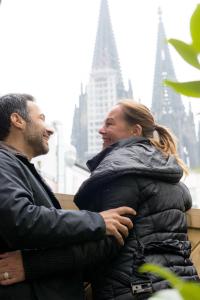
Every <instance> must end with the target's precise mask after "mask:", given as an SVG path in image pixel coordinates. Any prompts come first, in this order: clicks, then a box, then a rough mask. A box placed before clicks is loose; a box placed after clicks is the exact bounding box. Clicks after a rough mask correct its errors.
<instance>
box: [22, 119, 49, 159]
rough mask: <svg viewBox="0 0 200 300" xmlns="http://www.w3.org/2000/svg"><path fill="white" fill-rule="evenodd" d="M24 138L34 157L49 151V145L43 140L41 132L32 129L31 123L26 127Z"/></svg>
mask: <svg viewBox="0 0 200 300" xmlns="http://www.w3.org/2000/svg"><path fill="white" fill-rule="evenodd" d="M25 140H26V143H27V145H28V146H29V147H30V148H31V149H32V152H33V153H34V157H36V156H39V155H44V154H47V153H48V152H49V146H48V144H47V143H45V141H44V137H43V133H42V132H37V131H36V130H34V126H32V124H31V123H30V124H29V127H28V128H27V131H26V135H25Z"/></svg>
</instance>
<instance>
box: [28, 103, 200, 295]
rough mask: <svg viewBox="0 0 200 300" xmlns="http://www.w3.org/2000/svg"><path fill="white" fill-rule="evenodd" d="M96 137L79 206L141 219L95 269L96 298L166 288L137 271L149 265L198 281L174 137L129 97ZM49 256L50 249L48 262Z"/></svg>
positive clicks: (183, 169) (181, 167)
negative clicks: (128, 210) (98, 147)
mask: <svg viewBox="0 0 200 300" xmlns="http://www.w3.org/2000/svg"><path fill="white" fill-rule="evenodd" d="M99 133H100V134H101V135H102V138H103V151H102V152H100V153H99V154H98V155H97V156H95V157H94V158H93V159H91V160H90V161H89V162H88V167H89V169H90V171H91V176H90V178H89V179H88V180H86V181H85V182H84V183H83V185H82V186H81V187H80V189H79V191H78V193H77V194H76V196H75V203H76V204H77V205H78V207H79V208H80V209H88V210H93V211H97V212H99V211H102V210H105V209H109V208H114V207H118V206H122V205H126V206H130V207H132V208H134V209H135V210H136V211H137V216H136V217H135V220H134V228H133V230H131V232H130V233H129V236H128V238H127V239H126V241H125V245H124V247H123V248H121V249H120V250H118V256H117V257H116V258H115V259H113V260H112V261H110V263H109V264H108V263H106V264H105V263H104V264H101V267H99V266H98V268H96V269H95V272H92V270H91V273H90V280H91V283H92V288H93V297H94V299H98V300H129V299H130V300H131V299H142V300H143V299H147V298H148V297H149V295H151V293H152V292H154V291H157V290H160V289H164V288H167V287H168V283H167V282H166V281H165V280H162V279H161V278H158V277H156V276H153V275H151V274H146V275H141V274H140V273H139V272H138V267H139V266H141V265H142V264H143V263H145V262H149V263H155V264H159V265H163V266H165V267H168V268H170V269H171V270H172V271H173V272H175V273H176V274H178V275H179V276H180V277H182V278H184V279H186V280H198V276H197V273H196V270H195V268H194V266H193V264H192V262H191V261H190V259H189V256H190V251H191V248H190V242H189V241H188V237H187V224H186V216H185V212H186V211H187V210H188V209H189V208H190V207H191V205H192V203H191V197H190V194H189V191H188V189H187V188H186V186H185V185H184V184H183V183H182V182H180V179H181V177H182V175H183V172H184V173H185V174H187V167H186V166H185V164H184V163H183V162H182V161H181V159H180V158H179V157H178V154H177V150H176V143H175V140H174V138H173V136H172V134H171V133H170V132H169V131H168V130H167V129H166V128H165V127H163V126H161V125H158V124H156V123H155V120H154V118H153V116H152V114H151V113H150V111H149V109H148V108H146V107H145V106H144V105H142V104H140V103H136V102H133V101H130V100H123V101H121V102H119V103H118V104H117V105H116V106H114V107H113V109H112V110H111V111H110V112H109V114H108V116H107V118H106V120H105V122H104V125H103V127H102V128H101V129H100V130H99ZM113 243H114V241H113ZM104 248H105V247H104ZM100 250H101V249H100ZM98 251H99V250H98ZM103 251H105V249H104V250H103ZM94 254H95V253H94ZM23 255H24V254H23ZM29 257H30V256H29ZM47 257H48V251H47V254H46V255H45V257H44V262H45V258H46V259H47ZM59 260H61V256H60V257H59ZM55 261H56V260H55ZM63 261H64V259H63ZM102 261H103V260H102ZM29 263H30V262H29ZM51 267H52V268H53V266H51ZM26 268H28V264H27V262H26V263H25V269H26ZM37 268H38V267H35V270H34V271H35V274H36V273H37ZM33 269H34V266H33ZM93 270H94V268H93ZM48 272H50V270H48Z"/></svg>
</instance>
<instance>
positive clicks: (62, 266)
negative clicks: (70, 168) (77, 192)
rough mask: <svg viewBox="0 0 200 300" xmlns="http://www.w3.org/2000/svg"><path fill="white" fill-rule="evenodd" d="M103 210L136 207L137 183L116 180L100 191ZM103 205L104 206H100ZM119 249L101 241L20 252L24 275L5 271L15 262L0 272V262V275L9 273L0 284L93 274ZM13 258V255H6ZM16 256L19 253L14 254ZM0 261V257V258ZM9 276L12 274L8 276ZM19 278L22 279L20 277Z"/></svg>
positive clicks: (0, 265)
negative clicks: (82, 271) (7, 277)
mask: <svg viewBox="0 0 200 300" xmlns="http://www.w3.org/2000/svg"><path fill="white" fill-rule="evenodd" d="M102 202H103V207H104V206H106V208H110V207H113V206H114V205H117V203H121V204H125V205H128V204H129V205H132V206H133V207H137V205H138V202H139V195H138V193H137V184H136V183H134V182H133V181H132V180H131V181H130V182H129V183H128V182H126V180H125V182H124V180H123V181H122V180H120V181H117V182H116V183H115V184H113V185H109V189H108V188H107V187H106V188H105V189H102ZM104 202H105V203H104ZM120 249H121V248H120V246H119V244H118V243H117V242H116V240H115V239H113V238H105V239H104V240H101V241H97V242H90V243H84V244H81V245H76V246H72V247H71V246H69V247H65V248H62V249H59V248H57V249H46V250H38V251H34V250H31V251H22V256H23V261H24V267H25V273H24V271H22V270H23V267H22V265H23V264H22V259H21V267H20V268H19V269H18V270H17V269H15V270H13V269H12V270H11V269H8V265H9V266H10V267H11V266H16V265H18V264H16V261H15V260H14V261H12V262H11V261H10V260H9V264H8V263H7V265H6V268H4V269H2V264H3V262H2V261H1V260H0V274H1V273H3V272H4V271H6V272H10V275H11V279H8V280H7V281H5V280H0V283H1V284H12V283H15V282H18V281H21V280H24V278H25V274H26V279H29V280H34V279H37V278H41V277H43V276H46V275H47V274H48V275H49V276H50V275H56V274H60V273H62V274H65V275H66V276H67V275H69V274H70V272H72V271H75V272H76V271H77V270H83V269H85V270H86V271H93V272H95V270H96V268H97V269H99V266H102V267H103V266H106V265H107V264H109V262H110V260H111V259H113V258H115V257H116V256H117V255H118V254H119V252H120ZM8 255H13V254H8ZM18 255H19V254H18ZM0 258H1V255H0ZM12 273H13V274H12ZM21 275H23V276H21Z"/></svg>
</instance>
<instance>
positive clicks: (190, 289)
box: [139, 264, 200, 300]
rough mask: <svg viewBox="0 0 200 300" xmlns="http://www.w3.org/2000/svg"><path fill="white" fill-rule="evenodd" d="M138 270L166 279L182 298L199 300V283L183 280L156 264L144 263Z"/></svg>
mask: <svg viewBox="0 0 200 300" xmlns="http://www.w3.org/2000/svg"><path fill="white" fill-rule="evenodd" d="M139 271H140V272H142V273H143V272H152V273H154V274H156V275H158V276H160V277H162V278H164V279H166V280H168V281H169V282H170V283H171V285H172V286H173V287H174V288H176V289H177V290H178V291H179V293H180V295H181V296H182V297H183V299H184V300H191V299H192V300H199V295H200V285H199V284H198V283H194V282H186V281H183V280H182V279H180V278H179V277H178V276H176V275H175V274H174V273H172V272H171V271H169V270H168V269H166V268H164V267H160V266H157V265H152V264H144V265H143V266H142V267H141V268H140V269H139ZM155 299H156V298H155ZM158 299H159V298H158Z"/></svg>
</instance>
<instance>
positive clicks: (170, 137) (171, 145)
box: [149, 124, 189, 175]
mask: <svg viewBox="0 0 200 300" xmlns="http://www.w3.org/2000/svg"><path fill="white" fill-rule="evenodd" d="M156 133H157V136H156ZM157 137H158V138H157ZM149 140H150V142H151V144H152V145H154V146H155V147H156V148H157V149H159V150H160V151H161V152H162V153H163V154H164V155H166V156H169V155H174V156H175V158H176V160H177V163H178V164H179V166H180V167H181V168H182V169H183V172H184V174H185V175H188V174H189V171H188V167H187V166H186V164H185V163H184V162H183V160H182V159H181V158H180V157H179V155H178V152H177V138H176V137H175V135H174V134H173V133H172V132H171V131H170V130H169V129H168V128H167V127H165V126H162V125H159V124H155V126H154V134H153V137H152V138H149Z"/></svg>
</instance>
